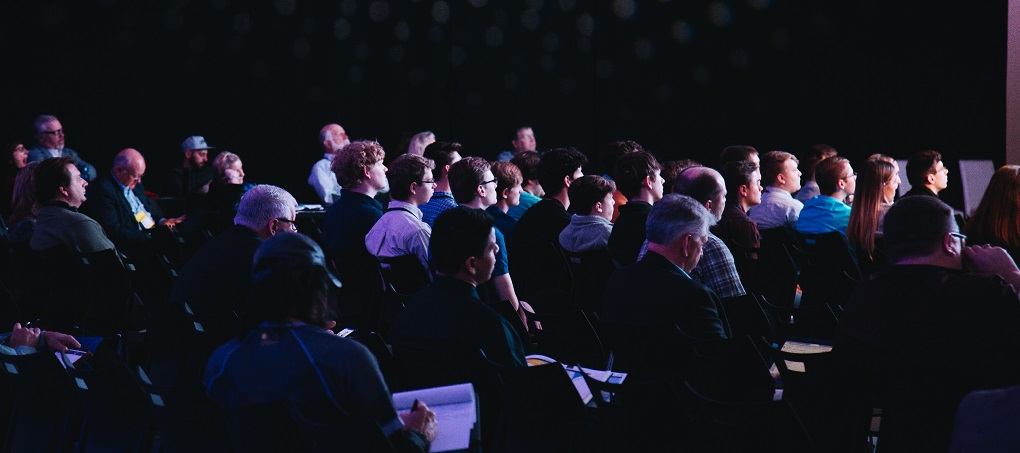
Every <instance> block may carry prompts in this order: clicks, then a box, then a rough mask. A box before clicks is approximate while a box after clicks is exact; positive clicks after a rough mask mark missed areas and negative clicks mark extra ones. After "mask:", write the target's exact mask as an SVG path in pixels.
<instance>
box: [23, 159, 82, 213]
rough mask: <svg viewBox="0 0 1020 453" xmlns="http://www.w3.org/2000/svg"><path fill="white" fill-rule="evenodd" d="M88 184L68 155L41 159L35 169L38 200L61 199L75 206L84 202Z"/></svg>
mask: <svg viewBox="0 0 1020 453" xmlns="http://www.w3.org/2000/svg"><path fill="white" fill-rule="evenodd" d="M88 185H89V183H88V182H87V181H85V180H84V179H82V177H81V172H80V171H78V167H75V166H74V159H73V158H70V157H54V158H49V159H46V160H43V161H42V162H40V163H39V166H38V167H36V169H35V197H36V199H37V200H39V201H40V202H46V201H63V202H64V203H67V204H69V205H71V206H73V207H75V208H77V207H79V206H81V204H82V203H84V202H85V187H86V186H88Z"/></svg>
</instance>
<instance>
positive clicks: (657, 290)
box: [602, 194, 730, 340]
mask: <svg viewBox="0 0 1020 453" xmlns="http://www.w3.org/2000/svg"><path fill="white" fill-rule="evenodd" d="M715 223H716V217H715V216H714V215H713V214H712V213H711V212H709V211H708V209H706V208H705V206H704V205H702V204H701V203H699V202H698V201H696V200H695V199H693V198H691V197H688V196H686V195H677V194H670V195H666V196H665V197H663V198H662V200H660V201H659V202H657V203H656V204H655V205H654V206H652V211H651V212H650V213H649V214H648V223H647V232H648V252H647V253H645V256H644V257H643V258H642V259H641V260H640V261H638V262H637V263H634V264H631V265H630V266H627V267H624V268H622V269H619V270H617V271H616V272H614V273H613V275H612V276H611V277H610V278H609V284H608V286H607V287H606V299H605V303H604V306H603V310H602V314H603V316H602V319H603V322H604V323H605V324H606V325H607V326H620V327H626V328H633V327H644V326H656V325H663V324H674V323H675V324H677V325H678V326H679V327H680V329H681V330H682V331H683V332H684V333H686V334H687V335H688V336H691V337H693V338H698V339H705V340H712V339H726V338H729V337H730V328H729V323H728V322H727V321H726V313H725V312H724V311H723V308H722V305H721V303H720V302H719V296H717V295H716V294H715V293H714V292H712V290H711V289H709V288H707V287H706V286H705V285H702V284H701V283H698V282H697V281H695V280H694V279H692V278H691V276H690V272H691V271H692V270H693V269H694V268H695V266H697V265H698V261H699V260H700V259H701V255H702V247H703V246H704V244H705V242H706V241H707V240H708V236H709V232H708V228H709V227H710V226H712V225H714V224H715Z"/></svg>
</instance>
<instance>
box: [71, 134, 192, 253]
mask: <svg viewBox="0 0 1020 453" xmlns="http://www.w3.org/2000/svg"><path fill="white" fill-rule="evenodd" d="M144 174H145V158H143V157H142V154H141V153H139V152H138V151H137V150H134V149H131V148H127V149H125V150H123V151H121V152H119V153H117V156H116V157H115V158H114V159H113V171H111V172H110V177H108V178H100V179H99V181H98V182H96V183H95V184H94V185H93V186H92V188H91V189H89V197H90V200H89V202H88V204H86V206H85V207H86V211H87V212H88V213H89V215H90V216H92V218H94V219H96V221H98V222H99V224H100V225H102V226H103V229H104V230H105V231H106V234H107V235H109V237H110V239H111V240H113V243H114V244H116V245H117V248H118V249H119V250H120V251H122V252H124V253H125V254H128V255H129V256H130V255H131V254H133V253H134V252H136V251H137V250H139V249H140V248H142V247H145V246H146V245H147V244H148V239H149V233H150V232H148V231H146V230H149V229H151V228H154V227H156V226H157V225H159V226H165V227H169V228H173V227H174V226H175V225H177V224H178V223H180V222H181V221H183V220H184V217H179V218H173V219H166V218H163V211H161V210H160V209H159V205H158V204H156V202H155V200H153V199H152V198H149V196H148V195H147V194H146V193H145V186H143V185H142V175H144Z"/></svg>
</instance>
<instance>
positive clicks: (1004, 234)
mask: <svg viewBox="0 0 1020 453" xmlns="http://www.w3.org/2000/svg"><path fill="white" fill-rule="evenodd" d="M963 233H964V234H966V235H967V244H969V245H985V244H987V245H994V246H998V247H1002V248H1004V249H1006V251H1007V252H1009V255H1010V256H1012V257H1013V261H1016V260H1017V258H1020V165H1003V166H1002V167H1000V168H999V169H998V170H996V171H995V174H994V175H992V180H991V181H989V182H988V188H987V189H985V195H984V196H983V197H981V204H979V205H978V207H977V210H975V211H974V216H973V217H971V219H970V221H969V222H967V225H966V226H964V228H963Z"/></svg>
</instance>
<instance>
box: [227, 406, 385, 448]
mask: <svg viewBox="0 0 1020 453" xmlns="http://www.w3.org/2000/svg"><path fill="white" fill-rule="evenodd" d="M224 415H225V418H226V423H227V429H228V431H229V432H230V440H231V444H232V446H233V447H234V450H235V451H245V452H248V451H251V452H279V451H315V452H318V451H322V452H326V451H336V450H337V449H338V448H339V449H342V450H346V451H358V452H366V453H392V452H394V449H393V446H392V445H391V444H390V442H389V440H388V439H386V436H384V435H383V432H382V430H381V429H380V428H379V426H378V425H376V424H375V423H374V422H370V421H365V420H359V419H355V418H347V417H344V416H341V415H339V414H337V415H334V416H330V418H329V419H328V420H324V421H323V420H315V421H313V420H311V419H309V418H308V417H306V413H305V411H302V410H301V409H300V408H297V407H294V406H293V405H290V404H287V403H283V402H272V403H265V404H255V405H250V406H244V407H238V408H231V409H225V410H224Z"/></svg>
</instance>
